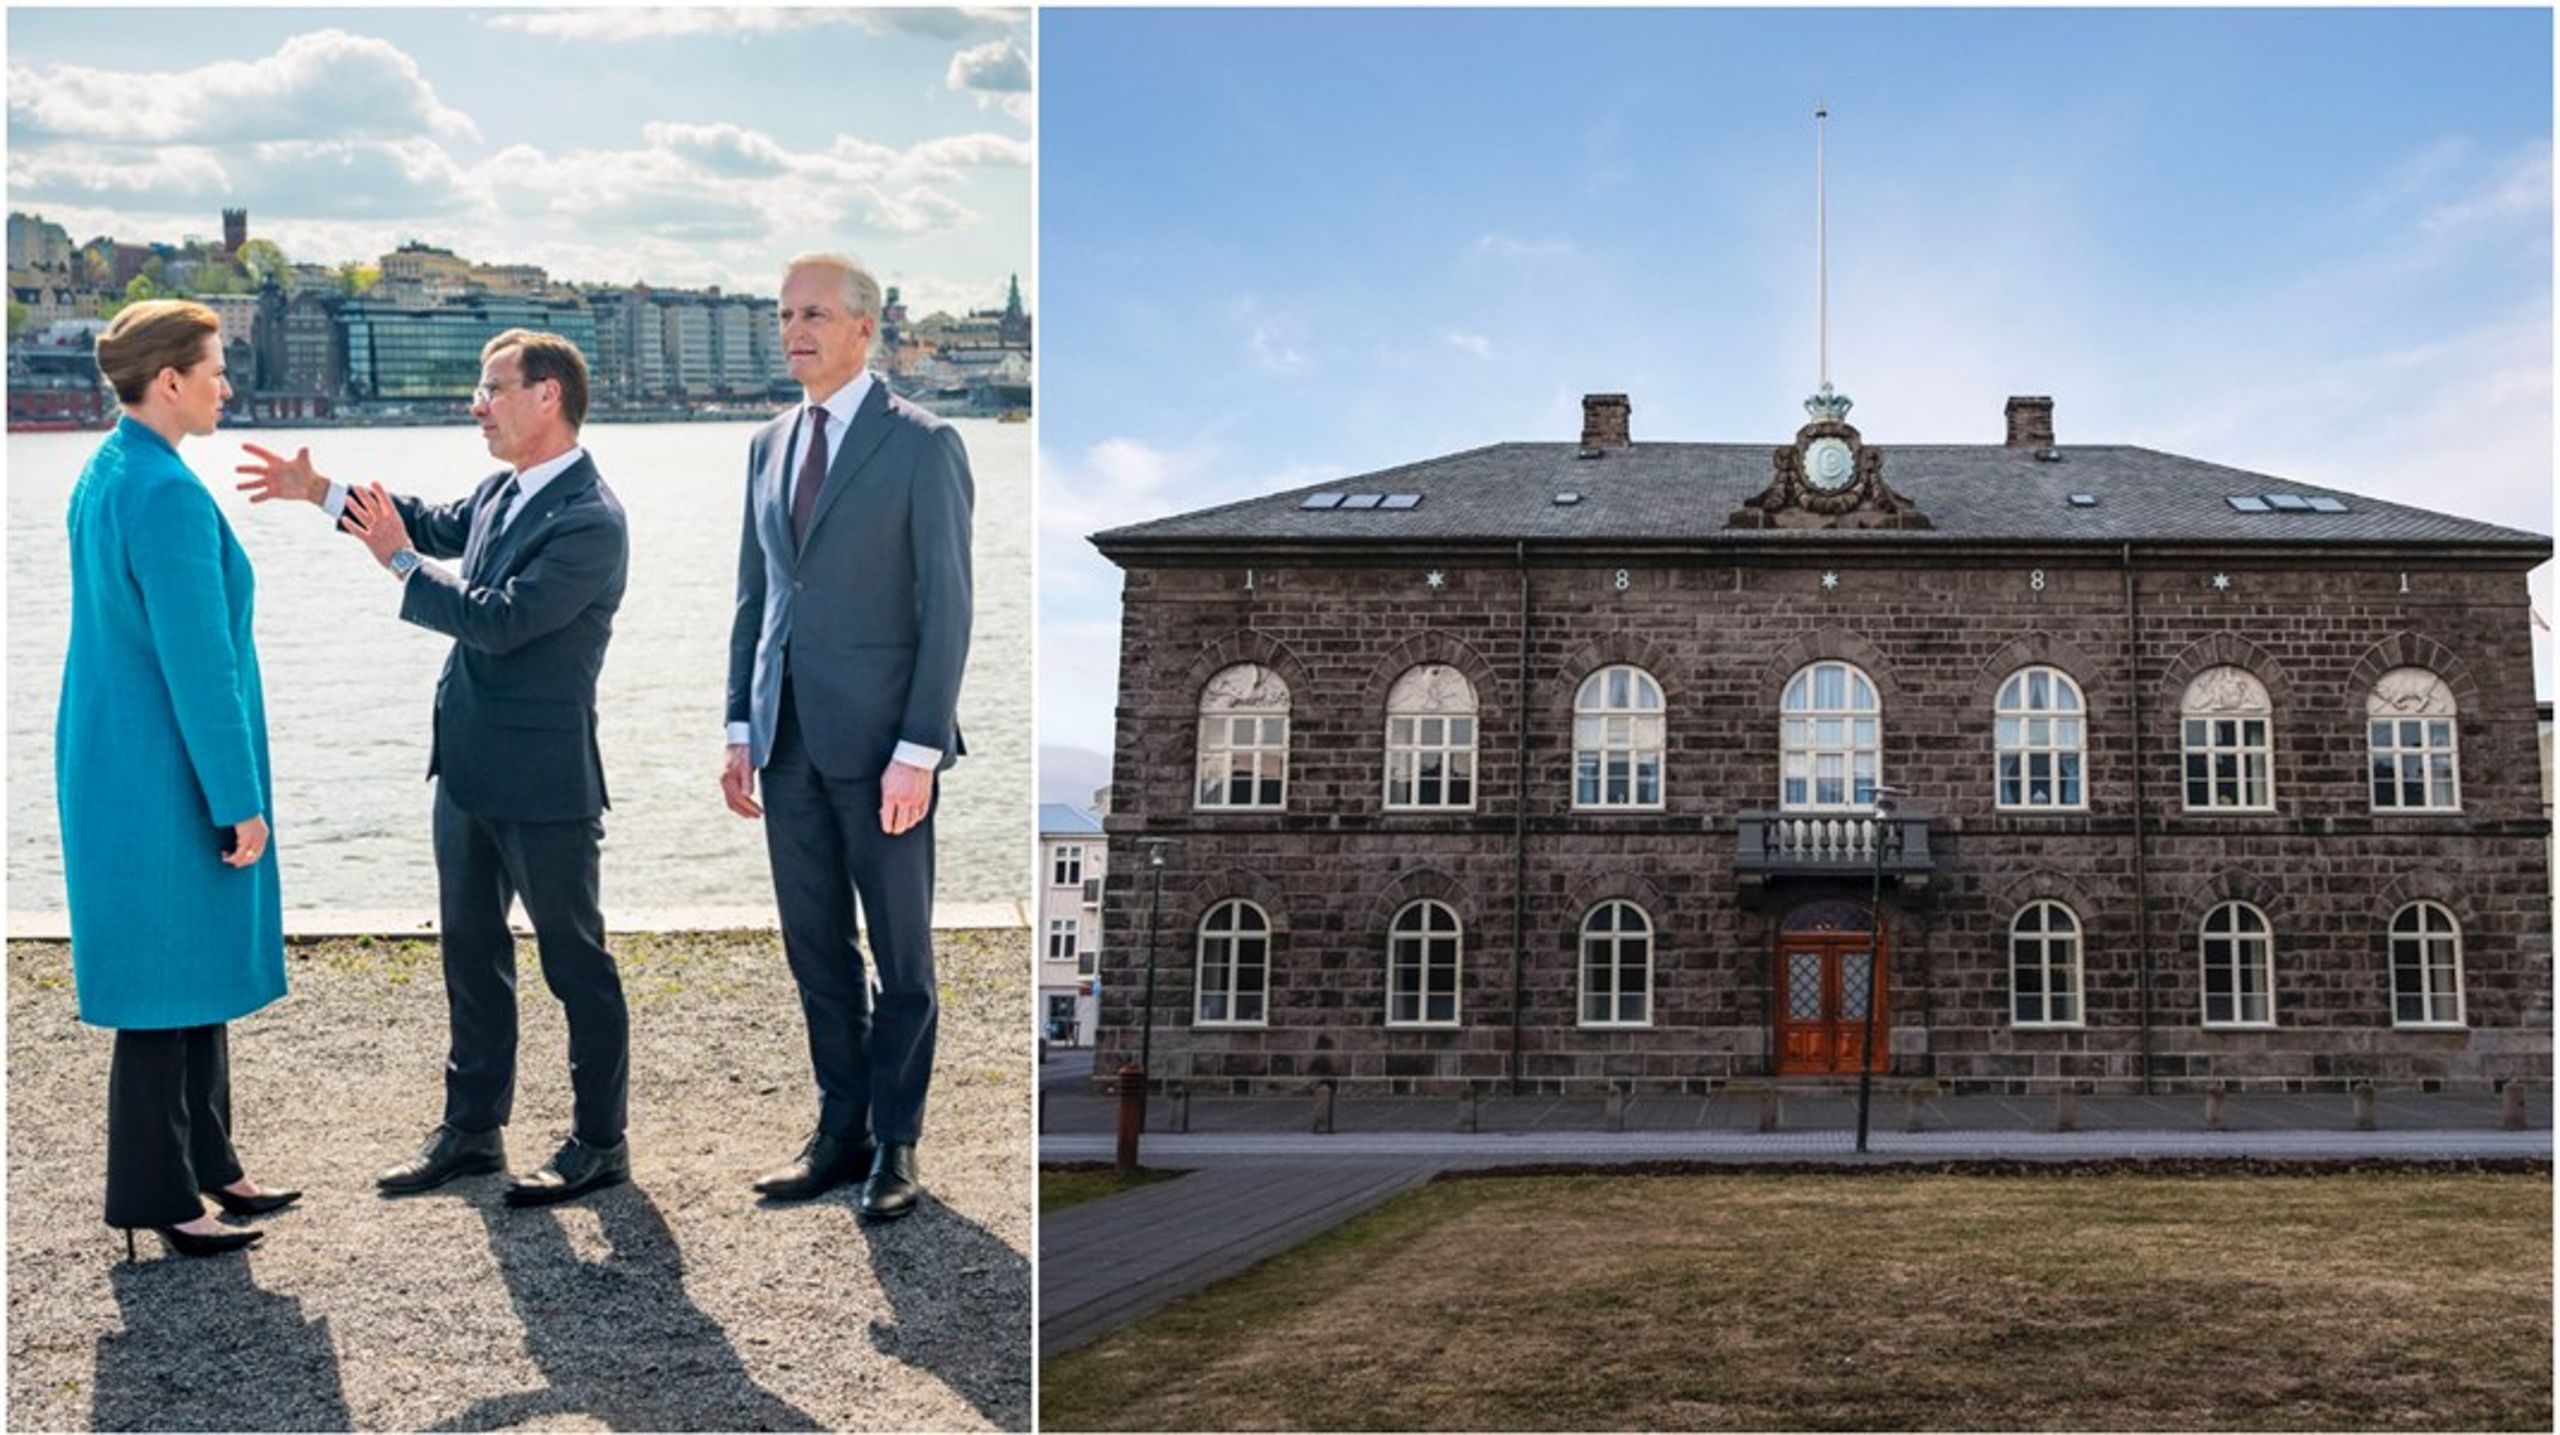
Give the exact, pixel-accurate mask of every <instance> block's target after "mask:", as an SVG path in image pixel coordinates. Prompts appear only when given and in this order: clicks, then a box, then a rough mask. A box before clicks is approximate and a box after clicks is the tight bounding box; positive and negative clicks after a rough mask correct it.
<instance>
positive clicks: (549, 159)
mask: <svg viewBox="0 0 2560 1435" xmlns="http://www.w3.org/2000/svg"><path fill="white" fill-rule="evenodd" d="M8 27H9V56H8V58H9V163H8V189H9V204H10V207H11V208H13V209H26V210H32V211H35V212H38V213H41V214H43V215H45V217H47V218H49V219H52V220H54V221H56V222H58V223H61V224H63V225H64V226H66V227H67V228H69V229H70V230H71V232H72V236H73V238H74V239H75V240H81V239H86V238H88V237H89V236H91V235H93V234H99V233H110V234H114V235H116V236H117V237H119V238H125V239H146V238H148V239H162V238H165V239H176V238H179V237H182V236H185V235H213V234H218V233H219V232H220V218H219V215H220V210H221V209H222V208H223V207H224V206H226V205H245V206H246V207H247V208H248V210H249V213H250V228H251V232H252V233H255V234H259V235H263V236H265V237H268V238H272V239H274V240H276V241H277V242H278V243H279V244H281V245H283V247H284V249H285V252H286V253H287V254H289V255H291V256H292V257H294V258H296V259H314V260H322V261H326V262H337V261H340V260H344V259H352V258H371V257H373V256H375V255H378V254H380V253H382V252H383V251H384V250H386V249H389V248H392V247H394V246H396V245H397V244H399V243H401V242H402V241H404V240H409V239H420V240H424V241H426V242H428V243H432V244H439V245H444V246H446V247H449V248H452V249H454V250H456V251H457V252H460V253H462V254H464V255H465V256H467V257H470V258H474V259H483V260H493V261H495V260H504V261H510V262H530V263H535V264H540V265H543V266H544V267H546V268H548V269H550V270H551V271H552V273H553V274H555V275H557V276H559V277H563V278H567V279H573V280H596V281H607V282H617V283H628V282H631V281H633V280H639V279H646V280H649V281H650V282H652V283H657V284H661V285H667V284H674V285H700V284H715V283H716V284H722V285H725V286H728V287H731V288H742V289H746V290H748V291H750V292H758V293H770V292H771V291H772V289H773V287H774V285H775V283H776V282H777V275H778V272H779V270H780V267H781V263H782V261H783V260H785V259H787V258H788V257H789V256H790V255H792V254H794V253H796V252H799V251H801V250H805V249H811V248H830V249H850V250H852V251H853V252H855V253H857V254H860V255H862V256H863V257H864V258H866V259H867V260H868V261H870V263H871V264H872V265H873V267H874V268H875V269H877V270H878V271H879V272H880V275H881V277H882V279H883V280H884V281H886V282H889V283H893V284H899V285H901V286H902V287H903V288H904V289H905V290H906V293H907V297H908V298H909V300H910V301H911V303H912V304H913V305H915V306H916V307H917V310H918V312H920V313H921V312H925V311H927V310H930V309H933V308H949V309H953V310H954V311H955V312H956V311H957V310H958V309H959V308H961V307H963V306H977V307H985V306H988V305H992V304H995V303H998V302H1001V300H1002V299H1003V296H1004V284H1005V280H1006V277H1007V276H1008V275H1010V274H1012V273H1014V272H1016V271H1020V272H1021V273H1022V275H1023V282H1024V287H1025V294H1026V297H1029V296H1032V295H1033V294H1034V292H1035V291H1034V289H1033V284H1034V276H1033V274H1032V272H1031V268H1032V228H1031V218H1032V215H1031V209H1032V179H1031V174H1032V170H1031V162H1032V157H1033V152H1034V148H1035V144H1036V137H1035V134H1034V120H1035V113H1034V109H1035V107H1034V102H1033V96H1032V55H1031V51H1032V43H1033V34H1032V23H1031V18H1030V15H1029V12H1028V11H1027V10H1022V9H1015V10H970V11H962V10H875V11H867V12H862V11H848V10H841V9H838V10H814V9H800V10H762V11H741V10H726V11H720V10H702V9H690V10H631V9H615V10H539V9H533V10H512V11H496V10H400V9H365V8H329V9H309V10H273V9H269V10H217V9H170V10H132V9H104V10H101V9H24V8H13V9H12V10H11V12H10V14H9V17H8Z"/></svg>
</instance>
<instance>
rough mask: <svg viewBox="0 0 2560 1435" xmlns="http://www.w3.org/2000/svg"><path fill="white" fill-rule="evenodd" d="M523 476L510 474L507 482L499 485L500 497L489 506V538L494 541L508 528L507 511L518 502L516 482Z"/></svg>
mask: <svg viewBox="0 0 2560 1435" xmlns="http://www.w3.org/2000/svg"><path fill="white" fill-rule="evenodd" d="M522 476H523V475H521V474H513V473H511V474H508V475H507V481H506V482H504V483H502V484H499V485H498V496H497V498H496V499H495V500H494V501H493V502H492V503H491V504H490V505H489V536H490V537H491V538H493V539H494V538H496V537H497V536H498V534H499V532H500V531H501V530H503V529H504V528H505V527H506V526H507V509H508V508H510V507H512V506H513V505H514V503H515V501H516V491H517V490H516V481H517V480H518V479H519V478H521V477H522Z"/></svg>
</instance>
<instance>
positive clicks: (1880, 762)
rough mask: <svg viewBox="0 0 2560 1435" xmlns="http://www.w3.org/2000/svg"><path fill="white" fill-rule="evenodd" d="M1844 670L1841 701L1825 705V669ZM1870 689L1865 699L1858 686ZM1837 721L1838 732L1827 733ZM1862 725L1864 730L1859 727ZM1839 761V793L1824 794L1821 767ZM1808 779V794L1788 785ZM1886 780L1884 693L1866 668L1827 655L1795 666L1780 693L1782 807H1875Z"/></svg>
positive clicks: (1862, 809)
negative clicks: (1794, 794) (1863, 787)
mask: <svg viewBox="0 0 2560 1435" xmlns="http://www.w3.org/2000/svg"><path fill="white" fill-rule="evenodd" d="M1832 672H1837V673H1839V674H1840V675H1841V682H1840V694H1839V696H1840V702H1839V703H1838V704H1837V705H1832V706H1823V705H1821V702H1820V700H1821V688H1822V679H1823V677H1824V675H1826V674H1828V673H1832ZM1861 687H1863V688H1864V689H1865V691H1866V705H1865V706H1863V707H1861V706H1859V704H1858V692H1859V690H1860V688H1861ZM1833 723H1836V724H1838V731H1837V735H1836V738H1826V737H1825V736H1824V731H1823V729H1824V725H1825V724H1833ZM1862 727H1863V734H1862V732H1861V728H1862ZM1861 759H1863V760H1864V764H1865V766H1866V769H1867V772H1866V783H1867V794H1866V796H1864V797H1860V796H1859V795H1858V781H1859V774H1858V768H1859V765H1860V761H1861ZM1826 760H1832V761H1836V762H1837V763H1838V764H1839V767H1840V771H1839V773H1838V776H1837V780H1838V782H1839V783H1840V799H1839V800H1838V801H1833V802H1825V801H1823V800H1822V783H1823V773H1822V767H1823V764H1824V762H1825V761H1826ZM1799 781H1800V782H1802V783H1803V784H1804V796H1803V797H1802V798H1791V797H1789V795H1788V790H1789V788H1788V785H1789V784H1790V783H1792V782H1799ZM1883 785H1884V695H1883V690H1882V689H1880V688H1878V687H1877V686H1876V680H1875V679H1874V678H1873V677H1872V676H1870V675H1869V674H1868V672H1867V670H1866V669H1864V668H1861V667H1859V666H1858V665H1857V664H1855V663H1851V662H1844V661H1842V660H1840V659H1838V658H1825V659H1823V660H1821V661H1820V662H1814V663H1807V664H1805V665H1804V666H1803V667H1801V668H1798V669H1796V673H1795V676H1794V677H1791V678H1789V679H1787V686H1786V688H1785V690H1784V691H1782V692H1781V693H1780V694H1779V697H1778V807H1779V809H1780V810H1781V811H1785V812H1857V813H1870V812H1873V811H1875V806H1876V798H1875V794H1876V790H1877V789H1879V788H1881V787H1882V786H1883Z"/></svg>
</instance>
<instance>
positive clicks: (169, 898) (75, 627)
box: [53, 418, 284, 1029]
mask: <svg viewBox="0 0 2560 1435" xmlns="http://www.w3.org/2000/svg"><path fill="white" fill-rule="evenodd" d="M70 527H71V650H70V652H69V653H68V654H66V655H65V656H64V658H63V664H62V706H61V708H60V709H59V711H58V712H57V713H56V714H55V719H54V729H53V773H54V791H55V797H56V800H57V801H58V802H59V803H60V805H61V812H62V876H63V886H64V888H65V889H66V893H67V895H68V897H69V898H70V904H71V970H72V975H73V978H74V980H75V981H76V982H77V984H78V986H79V992H80V1019H81V1020H82V1021H85V1022H89V1023H91V1024H92V1025H95V1026H106V1027H118V1028H128V1029H153V1028H164V1027H182V1026H205V1025H209V1024H211V1023H214V1022H223V1021H230V1020H231V1019H233V1018H235V1017H240V1016H246V1015H247V1014H249V1013H250V1012H253V1011H256V1010H257V1009H258V1008H260V1007H262V1006H265V1005H266V1004H267V1003H269V1002H271V1001H274V1000H275V999H276V998H277V997H280V996H282V995H284V926H283V917H282V913H281V910H280V903H279V899H278V893H277V887H276V849H275V847H274V845H273V843H272V842H271V843H270V844H269V845H268V847H267V851H266V855H265V856H263V857H261V858H260V859H259V860H258V863H257V865H256V866H254V867H251V868H249V869H248V870H246V871H241V870H238V869H235V868H232V867H229V866H226V865H224V864H223V862H222V860H221V855H220V843H221V838H222V829H224V828H227V827H229V826H231V825H233V824H235V823H239V822H245V821H247V820H248V819H249V818H251V817H255V816H258V815H260V814H265V815H266V817H267V822H268V825H269V826H270V827H272V826H273V825H274V823H275V817H274V805H275V804H274V796H275V791H274V786H273V784H272V782H271V781H270V780H269V777H268V768H267V707H266V697H265V694H264V692H263V691H262V690H261V689H260V687H259V684H258V653H257V649H256V647H255V646H254V645H253V644H252V641H251V638H250V632H249V612H250V604H251V597H252V593H253V589H254V587H255V583H254V581H253V579H252V578H251V576H250V572H249V556H248V555H247V554H246V553H243V552H242V551H241V550H240V543H239V540H238V539H236V538H234V537H232V534H231V525H230V524H229V523H228V522H226V521H224V519H223V517H222V511H221V510H220V509H219V508H217V507H215V506H214V501H213V495H212V494H211V493H208V492H207V491H206V490H205V486H204V484H203V483H202V482H200V481H199V480H198V479H197V478H196V476H195V474H194V473H193V472H191V471H190V470H189V469H188V468H187V466H186V464H184V463H183V462H181V461H180V460H179V458H178V451H177V450H176V449H174V448H171V447H170V446H169V443H168V441H167V440H166V439H163V438H161V437H160V436H159V435H158V434H156V433H153V432H152V431H151V430H150V429H149V428H147V427H145V426H144V425H142V424H139V423H136V422H135V421H134V420H132V419H130V418H128V419H125V420H124V421H122V422H121V423H118V424H117V425H116V429H115V432H113V433H111V434H109V435H108V436H107V441H106V442H105V443H103V444H100V445H99V446H98V451H97V453H96V454H95V455H93V456H92V457H91V458H90V460H89V466H88V467H87V468H86V469H84V470H82V471H81V474H80V482H79V484H78V485H77V486H76V487H74V488H73V489H72V490H71V518H70Z"/></svg>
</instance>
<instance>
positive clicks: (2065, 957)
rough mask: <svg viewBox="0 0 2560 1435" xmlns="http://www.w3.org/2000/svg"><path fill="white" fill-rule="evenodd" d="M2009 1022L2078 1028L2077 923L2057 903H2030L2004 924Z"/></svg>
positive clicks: (2080, 1022)
mask: <svg viewBox="0 0 2560 1435" xmlns="http://www.w3.org/2000/svg"><path fill="white" fill-rule="evenodd" d="M2009 1020H2010V1022H2011V1023H2012V1024H2013V1025H2016V1026H2079V1025H2081V1024H2082V1023H2083V1021H2085V1020H2086V1018H2085V1016H2084V1015H2083V1013H2082V1011H2081V1006H2080V919H2079V918H2078V917H2076V916H2073V915H2072V912H2071V909H2070V908H2069V907H2066V906H2064V905H2062V904H2061V903H2060V902H2030V903H2028V904H2027V905H2026V906H2025V907H2023V908H2021V909H2020V910H2019V912H2018V915H2017V917H2016V919H2015V920H2013V921H2011V922H2010V923H2009Z"/></svg>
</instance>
